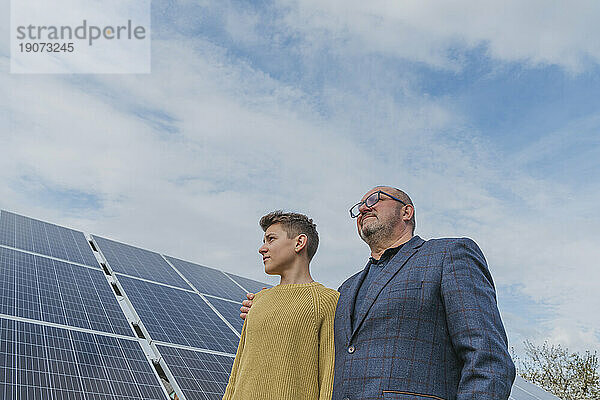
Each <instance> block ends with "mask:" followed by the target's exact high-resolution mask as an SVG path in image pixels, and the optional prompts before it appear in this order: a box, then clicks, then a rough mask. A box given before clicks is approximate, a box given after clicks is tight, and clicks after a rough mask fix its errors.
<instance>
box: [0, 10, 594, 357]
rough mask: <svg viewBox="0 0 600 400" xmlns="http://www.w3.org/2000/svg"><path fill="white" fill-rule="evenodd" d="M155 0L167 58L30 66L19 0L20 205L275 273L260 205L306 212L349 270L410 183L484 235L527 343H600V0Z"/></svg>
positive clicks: (330, 266) (427, 224) (517, 337)
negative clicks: (266, 258)
mask: <svg viewBox="0 0 600 400" xmlns="http://www.w3.org/2000/svg"><path fill="white" fill-rule="evenodd" d="M152 7H153V8H152V73H151V74H139V75H85V74H84V75H43V74H41V75H33V74H32V75H17V74H10V73H9V64H10V63H9V54H10V52H9V40H8V38H9V27H10V21H9V20H8V15H9V13H8V12H5V11H8V2H7V1H6V0H4V1H3V2H2V15H3V16H5V17H4V18H5V20H4V22H5V23H4V24H2V27H1V28H0V30H1V31H2V35H1V39H0V68H1V69H2V71H1V72H0V87H1V88H2V90H3V96H1V98H0V126H2V129H1V131H0V138H1V143H2V146H1V151H2V157H0V179H1V181H2V182H3V183H4V184H3V185H0V207H2V208H4V209H8V210H11V211H15V212H19V213H22V214H25V215H29V216H32V217H35V218H40V219H44V220H50V221H53V222H57V223H60V224H64V225H68V226H72V227H75V228H79V229H82V230H84V231H86V232H88V233H95V234H99V235H104V236H108V237H111V238H114V239H116V240H121V241H124V242H127V243H130V244H135V245H140V246H142V247H145V248H150V249H154V250H157V251H161V252H163V253H167V254H170V255H173V256H176V257H179V258H183V259H187V260H190V261H195V262H199V263H202V264H205V265H211V266H214V267H218V268H222V269H225V270H227V271H231V272H234V273H238V274H242V275H244V276H249V277H253V278H256V279H268V278H265V277H264V273H262V265H261V263H260V259H259V257H258V253H257V249H258V247H259V245H260V241H261V235H262V232H261V231H260V229H259V227H258V224H257V221H258V219H259V218H260V216H261V215H263V214H265V213H266V212H268V211H271V210H273V209H278V208H283V209H291V210H299V211H302V212H306V213H308V214H309V215H311V216H312V217H313V218H314V219H315V220H316V222H317V225H318V229H319V232H320V234H321V248H320V249H319V251H318V253H317V256H316V258H315V261H314V263H313V271H314V275H315V277H316V278H317V279H318V280H320V281H322V282H323V283H325V284H327V285H329V286H332V287H337V286H338V285H339V284H340V283H341V282H342V281H343V279H344V278H345V277H347V276H350V275H351V274H352V273H354V272H355V271H357V270H358V269H360V268H362V266H363V265H364V263H365V261H366V258H367V256H368V248H367V247H366V245H365V244H364V243H362V242H361V241H360V239H359V238H358V236H357V235H356V232H355V227H354V225H353V221H351V220H350V219H349V218H348V214H347V209H348V208H349V206H350V205H352V204H354V203H355V202H356V201H357V200H358V199H359V198H360V197H361V196H362V194H363V193H364V192H366V191H367V190H368V189H369V188H371V187H372V186H375V185H380V184H389V185H394V186H397V187H400V188H403V189H405V190H406V191H407V192H408V193H409V194H410V195H411V196H412V197H413V200H414V201H415V204H416V209H417V234H419V235H421V236H422V237H424V238H432V237H443V236H468V237H471V238H473V239H474V240H475V241H476V242H477V243H478V244H479V245H480V246H481V247H482V249H483V251H484V253H485V254H486V257H487V258H488V261H489V264H490V269H491V271H492V274H493V276H494V279H495V282H496V285H497V288H498V297H499V304H500V308H501V312H502V315H503V318H504V321H505V324H506V327H507V331H508V333H509V338H510V340H511V345H513V346H515V347H516V348H517V351H518V350H519V348H520V346H521V343H522V341H523V340H525V339H530V340H533V341H535V342H542V341H543V340H545V339H547V340H551V341H553V342H557V343H561V344H563V345H566V346H568V347H570V348H573V349H575V350H582V349H592V350H593V349H600V330H599V328H598V327H599V326H600V317H598V316H597V315H598V313H597V312H595V310H597V309H598V308H600V298H599V297H598V296H597V286H598V283H599V282H600V270H598V268H596V264H597V260H598V257H599V256H600V250H599V249H600V246H598V243H599V239H600V236H599V234H598V232H597V226H598V225H599V223H600V212H599V211H598V206H597V205H598V204H599V202H600V182H599V180H598V176H599V173H600V162H599V161H598V160H600V96H598V93H600V63H599V60H600V46H599V45H598V44H597V43H596V42H597V41H596V40H594V38H597V37H598V36H599V35H600V26H598V24H597V22H596V21H597V19H598V17H599V16H600V7H599V6H598V4H597V3H596V2H593V1H577V2H570V3H569V4H558V3H554V4H552V5H548V4H547V2H545V1H532V2H527V3H523V2H518V1H504V2H493V3H486V4H485V5H482V3H481V2H476V1H468V0H463V1H458V2H456V1H455V2H429V1H406V2H402V3H398V2H385V1H375V2H368V3H365V2H359V1H344V2H341V1H337V0H330V1H327V2H322V1H312V0H299V1H295V2H292V1H287V0H280V1H273V2H266V1H265V2H253V3H251V4H249V3H248V2H238V1H218V2H216V1H215V2H213V1H160V0H159V1H154V2H153V4H152ZM271 282H272V280H271Z"/></svg>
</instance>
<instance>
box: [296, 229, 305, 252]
mask: <svg viewBox="0 0 600 400" xmlns="http://www.w3.org/2000/svg"><path fill="white" fill-rule="evenodd" d="M307 243H308V236H306V235H305V234H304V233H301V234H299V235H298V236H296V245H295V246H294V251H295V252H296V253H300V252H301V251H302V249H303V248H305V247H306V244H307Z"/></svg>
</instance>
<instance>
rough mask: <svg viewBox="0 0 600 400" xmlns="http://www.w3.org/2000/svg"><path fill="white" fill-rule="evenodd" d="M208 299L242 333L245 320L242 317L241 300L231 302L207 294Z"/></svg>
mask: <svg viewBox="0 0 600 400" xmlns="http://www.w3.org/2000/svg"><path fill="white" fill-rule="evenodd" d="M206 299H207V300H208V301H209V303H210V304H212V305H213V306H214V307H215V308H216V309H217V311H218V312H219V313H220V314H221V315H222V316H223V317H224V318H225V319H226V320H227V322H229V323H230V324H231V326H233V327H234V328H235V329H237V331H238V332H239V333H242V326H243V325H244V320H243V319H241V318H240V307H241V303H240V302H231V301H227V300H221V299H215V298H214V297H210V296H206Z"/></svg>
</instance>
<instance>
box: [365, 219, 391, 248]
mask: <svg viewBox="0 0 600 400" xmlns="http://www.w3.org/2000/svg"><path fill="white" fill-rule="evenodd" d="M359 233H360V237H361V238H362V240H364V241H365V242H366V243H367V244H368V245H369V246H371V247H372V246H374V245H378V244H380V243H382V242H385V241H387V240H389V238H390V237H392V235H393V234H394V225H392V224H391V223H382V222H380V221H379V220H377V221H376V222H371V223H369V224H367V226H363V227H362V228H361V229H360V231H359Z"/></svg>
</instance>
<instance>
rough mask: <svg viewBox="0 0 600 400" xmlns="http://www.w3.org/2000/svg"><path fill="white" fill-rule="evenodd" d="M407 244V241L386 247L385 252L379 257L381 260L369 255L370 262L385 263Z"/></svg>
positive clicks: (373, 263)
mask: <svg viewBox="0 0 600 400" xmlns="http://www.w3.org/2000/svg"><path fill="white" fill-rule="evenodd" d="M405 244H406V243H402V244H401V245H400V246H397V247H390V248H389V249H386V250H385V251H384V252H383V254H382V255H381V257H379V260H376V259H374V258H373V257H369V264H371V265H385V264H386V263H387V262H388V261H389V260H391V259H392V257H394V256H395V255H396V254H397V253H398V251H399V250H400V249H401V248H402V246H404V245H405Z"/></svg>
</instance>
